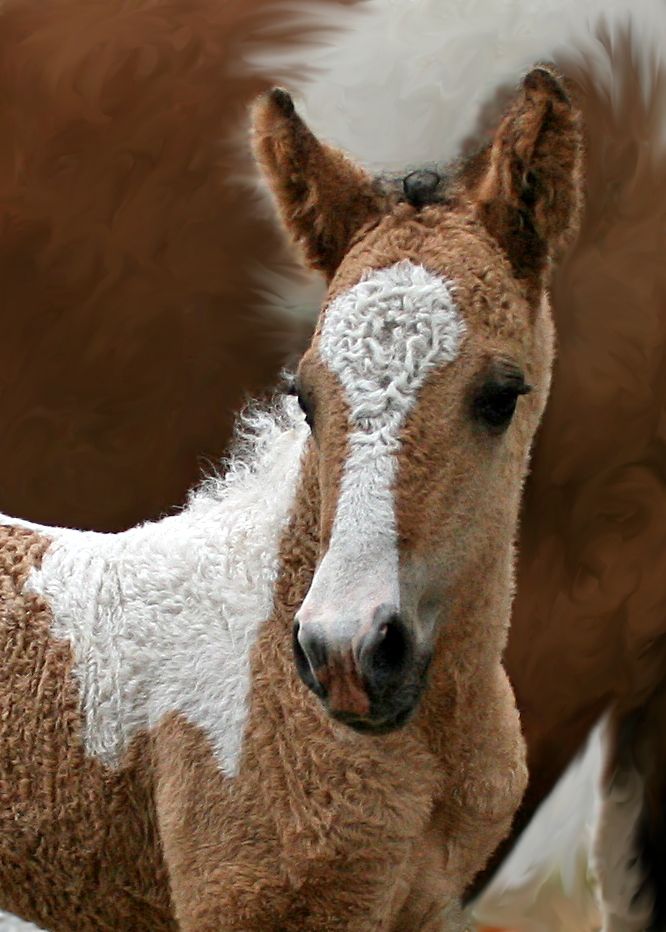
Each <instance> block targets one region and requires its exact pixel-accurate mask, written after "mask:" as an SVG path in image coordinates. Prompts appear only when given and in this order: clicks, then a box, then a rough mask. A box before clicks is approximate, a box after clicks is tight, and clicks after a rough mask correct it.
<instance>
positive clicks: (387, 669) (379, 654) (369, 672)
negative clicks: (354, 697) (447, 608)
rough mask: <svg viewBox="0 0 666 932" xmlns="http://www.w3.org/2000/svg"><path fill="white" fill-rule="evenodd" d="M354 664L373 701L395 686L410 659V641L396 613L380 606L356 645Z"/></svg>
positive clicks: (405, 628) (411, 651)
mask: <svg viewBox="0 0 666 932" xmlns="http://www.w3.org/2000/svg"><path fill="white" fill-rule="evenodd" d="M356 656H357V658H358V659H357V664H358V668H359V671H360V674H361V677H362V679H363V682H364V683H365V685H366V688H367V690H368V692H369V693H370V695H371V696H372V697H373V698H377V699H378V698H380V697H382V696H383V695H384V694H385V693H386V692H387V691H388V690H390V689H392V688H393V687H395V686H399V685H400V683H401V682H402V680H403V677H404V675H405V672H406V671H407V670H408V669H409V666H410V663H411V661H412V658H413V657H414V643H413V638H412V636H411V634H410V632H409V630H408V629H407V626H406V625H405V623H404V621H403V620H402V619H401V617H400V614H399V613H398V611H397V609H395V608H394V607H393V606H391V605H380V606H379V608H377V609H376V610H375V612H374V615H373V618H372V624H371V626H370V629H369V631H367V632H366V633H365V634H364V636H363V638H362V639H360V641H359V643H358V644H357V645H356Z"/></svg>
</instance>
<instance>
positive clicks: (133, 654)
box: [5, 398, 308, 776]
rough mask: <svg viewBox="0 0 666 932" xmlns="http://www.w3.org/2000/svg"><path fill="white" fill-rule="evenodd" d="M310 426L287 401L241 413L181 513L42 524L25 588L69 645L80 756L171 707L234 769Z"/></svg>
mask: <svg viewBox="0 0 666 932" xmlns="http://www.w3.org/2000/svg"><path fill="white" fill-rule="evenodd" d="M307 434H308V431H307V428H306V426H305V424H304V421H303V417H302V415H301V414H300V412H299V411H298V407H297V405H296V404H295V401H294V399H291V398H289V399H284V401H283V402H281V406H280V408H278V409H277V410H275V411H273V412H255V413H252V414H250V415H249V416H246V417H245V418H244V419H243V421H242V431H241V437H240V440H239V444H238V446H239V449H238V452H237V454H236V455H235V456H234V457H232V458H231V460H230V461H229V463H228V466H227V471H226V474H225V475H224V476H223V477H221V478H213V479H210V480H209V481H208V482H206V483H205V484H204V485H203V486H202V487H201V488H200V489H199V490H198V491H196V492H195V493H194V494H193V496H192V497H191V500H190V502H189V504H188V506H187V507H186V508H185V509H184V510H183V511H182V512H181V513H180V514H177V515H173V516H171V517H166V518H163V519H162V520H161V521H156V522H152V523H148V524H144V525H141V526H139V527H136V528H132V529H131V530H129V531H125V532H123V533H120V534H98V533H94V532H83V531H72V530H68V529H53V528H45V529H44V530H45V531H46V532H47V533H49V534H51V535H52V536H54V537H55V542H54V544H53V545H52V546H51V548H50V549H49V550H48V551H47V553H46V555H45V557H44V559H43V562H42V566H41V568H40V569H37V570H34V571H33V572H32V574H31V576H30V578H29V580H28V588H29V589H31V590H32V591H34V592H37V593H40V594H41V595H43V596H44V597H45V598H46V599H47V601H48V603H49V605H50V606H51V608H52V611H53V615H54V628H53V633H54V635H55V636H56V637H59V638H63V639H65V640H67V641H68V642H69V643H70V644H71V645H72V647H73V650H74V654H75V658H76V662H75V668H74V672H75V676H76V678H77V680H78V683H79V687H80V690H81V697H82V707H83V712H84V721H85V734H84V739H85V744H86V748H87V750H88V753H89V754H91V755H94V756H95V757H98V758H99V759H100V760H102V761H104V763H106V764H109V765H113V764H115V763H116V762H117V761H118V759H119V758H120V756H121V755H122V753H123V751H124V750H125V749H126V748H127V746H128V744H129V742H130V741H131V739H132V736H133V735H134V734H135V733H136V732H137V731H138V730H140V729H143V728H150V727H151V726H154V725H155V724H157V723H158V722H159V721H160V719H161V718H162V717H163V716H164V715H166V714H167V713H168V712H172V711H178V712H181V713H182V714H183V715H184V716H186V717H187V719H188V720H189V721H190V722H192V723H193V724H196V725H199V726H200V727H201V728H202V729H203V730H204V731H205V733H206V734H207V735H208V738H209V740H210V742H211V746H212V748H213V751H214V753H215V755H216V758H217V760H218V763H219V765H220V767H221V769H222V770H223V771H224V772H225V773H226V774H228V775H229V776H233V775H234V774H235V772H236V767H237V762H238V756H239V753H240V749H241V743H242V736H243V727H244V723H245V718H246V713H247V702H246V700H247V694H248V690H249V684H250V669H249V663H250V659H249V654H250V650H251V647H252V644H253V643H254V640H255V638H256V635H257V631H258V629H259V626H260V625H261V624H262V622H263V621H265V620H266V619H267V618H268V617H269V615H270V612H271V608H272V601H273V586H274V582H275V578H276V573H277V569H278V546H279V538H280V533H281V530H282V528H283V526H284V522H285V519H286V518H287V516H288V514H289V510H290V507H291V503H292V498H293V494H294V489H295V485H296V480H297V477H298V474H299V469H300V459H301V452H302V449H303V444H304V441H305V439H306V437H307ZM5 520H6V523H12V519H9V518H8V519H5ZM37 527H38V526H37Z"/></svg>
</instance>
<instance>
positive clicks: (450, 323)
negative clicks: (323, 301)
mask: <svg viewBox="0 0 666 932" xmlns="http://www.w3.org/2000/svg"><path fill="white" fill-rule="evenodd" d="M464 332H465V325H464V322H463V321H462V319H461V317H460V315H459V313H458V309H457V307H456V304H455V301H454V299H453V286H452V284H451V283H450V282H448V281H446V280H445V279H444V278H442V277H441V276H439V275H434V274H433V273H431V272H428V271H427V270H426V269H425V268H423V266H420V265H414V264H413V263H412V262H409V261H407V260H405V261H402V262H399V263H398V264H397V265H393V266H391V267H390V268H386V269H379V270H373V271H371V272H369V273H366V275H365V276H364V277H363V278H362V279H361V281H359V282H358V283H357V284H356V285H354V286H353V287H352V288H350V289H349V291H347V292H345V293H344V294H342V295H339V296H338V297H337V298H335V299H334V300H333V301H332V302H331V304H330V306H329V307H328V309H327V310H326V314H325V317H324V323H323V327H322V331H321V336H320V343H319V352H320V355H321V358H322V359H323V361H324V362H325V363H326V365H327V366H328V367H329V369H330V370H331V371H332V372H333V373H334V374H335V375H336V376H337V377H338V379H339V380H340V383H341V384H342V387H343V390H344V394H345V398H346V400H347V403H348V405H349V410H350V414H349V417H350V434H349V454H348V457H347V460H346V462H345V465H344V469H343V473H342V480H341V484H340V491H339V497H338V503H337V510H336V514H335V519H334V522H333V528H332V533H331V540H330V545H329V549H328V552H327V553H326V555H325V557H324V559H323V561H322V563H321V565H320V567H319V569H318V570H317V573H316V574H315V578H314V580H313V583H312V586H311V588H310V591H309V593H308V595H307V598H306V600H305V602H304V603H303V608H302V609H301V612H300V613H299V618H300V620H301V621H303V622H308V621H314V620H315V617H316V620H317V621H318V622H319V623H322V622H323V623H324V624H326V623H334V624H335V635H334V636H339V637H340V638H347V637H351V635H352V634H353V632H354V630H355V628H356V626H357V625H358V622H359V618H360V615H363V614H364V610H365V611H367V612H372V611H374V608H376V607H377V606H378V605H380V604H382V603H390V604H391V605H394V606H395V607H396V608H398V607H399V605H400V593H399V588H398V545H397V529H396V517H395V504H394V493H393V487H394V482H395V477H396V469H397V459H396V453H397V452H398V449H399V446H400V441H399V435H400V431H401V430H402V428H403V426H404V424H405V421H406V419H407V415H408V413H409V411H410V410H411V408H412V407H413V405H414V403H415V401H416V398H417V394H418V391H419V389H420V388H421V386H422V385H423V383H424V381H425V379H426V376H427V375H428V374H429V373H430V372H432V371H433V370H434V369H436V368H438V367H439V366H441V365H443V364H445V363H449V362H452V361H453V360H454V359H455V358H456V356H457V355H458V352H459V347H460V342H461V340H462V337H463V334H464Z"/></svg>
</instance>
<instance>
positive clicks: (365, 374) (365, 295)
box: [319, 260, 466, 405]
mask: <svg viewBox="0 0 666 932" xmlns="http://www.w3.org/2000/svg"><path fill="white" fill-rule="evenodd" d="M455 292H456V287H455V284H454V283H453V282H452V281H451V280H449V279H447V278H445V277H443V276H442V275H437V274H435V273H433V272H430V271H429V270H427V269H426V268H424V267H423V266H421V265H416V264H414V263H413V262H411V261H409V260H403V261H401V262H398V263H396V264H394V265H391V266H389V267H388V268H382V269H373V270H371V271H368V272H366V273H365V274H364V275H363V277H362V278H361V279H360V281H358V282H357V283H356V284H355V285H353V286H352V287H351V288H349V289H348V290H346V291H344V292H342V293H341V294H339V295H337V296H336V297H335V298H334V299H333V300H332V301H331V303H330V304H329V306H328V307H327V309H326V312H325V314H324V318H323V323H322V327H321V332H320V338H319V355H320V357H321V358H322V360H323V361H324V362H325V364H326V365H327V367H328V368H329V369H330V370H331V371H332V372H333V373H334V374H335V375H337V376H338V378H339V379H340V381H341V382H342V385H343V388H344V389H345V393H346V395H347V397H348V400H349V401H350V402H352V405H353V404H354V402H355V401H359V402H360V401H362V399H364V398H366V397H367V396H368V395H369V394H372V393H384V395H386V396H387V398H386V400H387V401H391V399H393V401H395V400H397V399H398V398H399V397H402V399H403V401H405V402H408V401H409V400H411V399H412V397H413V395H414V392H415V391H416V390H417V389H418V388H419V387H420V385H421V384H422V382H423V381H424V379H425V377H426V376H427V374H428V372H430V371H431V370H432V369H434V368H436V367H438V366H440V365H443V364H445V363H450V362H453V361H454V360H455V359H456V357H457V356H458V354H459V351H460V345H461V342H462V340H463V338H464V335H465V331H466V326H465V322H464V320H463V318H462V315H461V313H460V310H459V308H458V305H457V302H456V299H455Z"/></svg>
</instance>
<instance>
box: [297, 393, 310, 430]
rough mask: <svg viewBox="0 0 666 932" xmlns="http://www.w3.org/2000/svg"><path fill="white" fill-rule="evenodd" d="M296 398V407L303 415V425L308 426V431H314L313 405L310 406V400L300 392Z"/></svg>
mask: <svg viewBox="0 0 666 932" xmlns="http://www.w3.org/2000/svg"><path fill="white" fill-rule="evenodd" d="M296 398H297V399H298V405H299V407H300V409H301V411H302V412H303V414H304V415H305V423H306V424H307V425H308V427H309V428H310V430H314V405H313V404H312V402H311V400H310V399H309V398H307V397H306V396H305V395H304V394H302V393H301V392H298V393H297V394H296Z"/></svg>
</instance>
